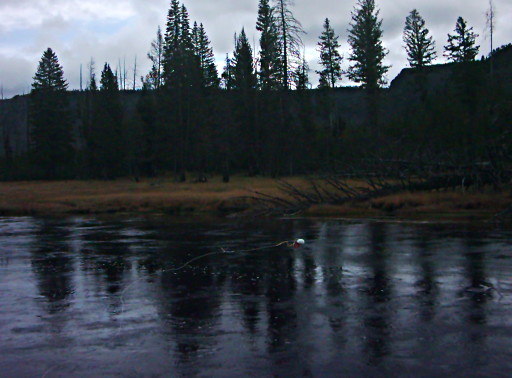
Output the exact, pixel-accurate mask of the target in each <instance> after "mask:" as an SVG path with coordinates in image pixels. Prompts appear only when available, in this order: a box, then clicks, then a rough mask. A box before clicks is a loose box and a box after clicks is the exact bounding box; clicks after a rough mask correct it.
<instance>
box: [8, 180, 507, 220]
mask: <svg viewBox="0 0 512 378" xmlns="http://www.w3.org/2000/svg"><path fill="white" fill-rule="evenodd" d="M286 181H287V182H289V183H291V184H293V185H294V186H297V187H299V188H307V187H308V181H307V180H306V179H305V178H302V177H293V178H288V179H286ZM255 191H258V192H263V193H266V194H269V195H271V196H280V197H287V195H286V194H285V193H283V192H282V191H281V190H280V189H279V184H278V182H277V181H276V180H273V179H271V178H264V177H245V176H234V177H232V179H231V181H230V182H229V183H223V182H222V180H221V177H220V176H216V177H213V178H210V179H209V181H208V182H207V183H194V182H185V183H177V182H175V181H174V180H173V179H171V178H169V179H166V178H158V179H144V180H141V181H139V182H134V181H133V180H130V179H119V180H113V181H91V180H88V181H79V180H76V181H75V180H73V181H20V182H1V183H0V214H1V215H65V214H109V213H166V214H174V215H182V214H229V213H234V212H243V211H246V210H251V209H252V208H254V207H255V206H257V202H255V201H252V200H251V199H249V198H248V197H254V196H255V193H254V192H255ZM511 200H512V195H511V194H510V191H503V192H499V193H497V192H489V193H486V192H481V191H480V192H473V191H471V190H466V191H462V190H460V189H456V190H451V191H432V192H416V193H409V192H404V193H399V194H394V195H390V196H386V197H382V198H378V199H373V200H370V201H366V202H354V203H346V204H344V205H328V204H323V205H313V206H311V207H310V208H308V209H307V210H305V211H304V212H303V213H302V214H303V215H306V216H331V217H379V216H395V217H403V218H411V219H424V218H425V219H430V218H436V219H437V218H450V219H489V218H490V217H492V216H493V215H494V214H495V213H497V212H499V211H501V210H502V209H504V208H506V207H507V206H508V205H509V204H510V202H511Z"/></svg>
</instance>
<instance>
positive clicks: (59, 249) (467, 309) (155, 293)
mask: <svg viewBox="0 0 512 378" xmlns="http://www.w3.org/2000/svg"><path fill="white" fill-rule="evenodd" d="M511 236H512V233H511V232H510V231H507V230H502V229H496V228H492V227H490V226H489V227H484V226H482V225H479V226H478V225H473V226H471V225H450V224H401V223H383V222H371V221H351V222H348V221H318V220H261V221H254V220H253V221H226V220H221V221H219V220H216V221H197V220H188V221H183V220H181V221H176V220H173V219H169V218H152V219H123V220H119V219H117V220H105V219H103V220H98V219H94V218H69V219H37V218H0V306H1V307H0V376H2V377H55V376H60V377H70V376H76V377H89V376H123V377H130V376H132V377H141V376H148V377H155V376H165V377H176V376H186V377H191V376H202V377H218V376H235V377H246V376H256V377H262V376H264V377H266V376H282V377H288V376H291V377H303V376H304V377H313V376H314V377H339V376H439V375H442V374H445V375H450V376H493V377H500V376H503V377H505V376H511V375H512V307H511V304H512V238H511ZM299 237H300V238H304V239H305V240H306V244H305V246H304V247H302V248H300V249H292V248H287V247H286V246H279V247H271V246H272V245H275V244H277V243H278V242H280V241H283V240H290V239H294V238H299ZM265 247H269V248H265ZM221 248H224V249H225V250H233V251H235V252H233V253H228V254H216V255H209V256H206V257H204V258H202V259H199V260H197V261H194V262H192V263H191V264H190V265H188V266H186V267H185V268H183V269H180V270H172V269H176V268H178V267H180V266H181V265H183V264H184V263H186V262H187V261H189V260H190V259H192V258H194V257H196V256H199V255H202V254H207V253H211V252H220V251H221ZM256 248H262V249H259V250H255V251H246V252H244V250H251V249H256Z"/></svg>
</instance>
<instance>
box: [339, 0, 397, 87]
mask: <svg viewBox="0 0 512 378" xmlns="http://www.w3.org/2000/svg"><path fill="white" fill-rule="evenodd" d="M357 6H358V8H356V9H355V10H354V11H353V12H352V22H351V23H350V29H349V37H348V43H349V45H350V47H351V49H352V51H351V53H350V56H349V60H350V61H351V62H354V63H353V64H352V65H351V66H350V67H349V69H348V77H349V79H350V80H352V81H354V82H356V83H362V86H363V87H364V88H366V89H368V90H370V91H374V90H375V89H377V88H379V87H380V86H381V85H383V84H385V82H386V81H385V78H384V75H385V74H386V72H387V71H388V70H389V66H385V65H384V64H383V60H384V58H385V56H386V55H387V53H388V51H387V50H386V49H385V48H384V47H383V46H382V20H379V19H378V17H379V10H377V9H376V7H375V0H358V3H357Z"/></svg>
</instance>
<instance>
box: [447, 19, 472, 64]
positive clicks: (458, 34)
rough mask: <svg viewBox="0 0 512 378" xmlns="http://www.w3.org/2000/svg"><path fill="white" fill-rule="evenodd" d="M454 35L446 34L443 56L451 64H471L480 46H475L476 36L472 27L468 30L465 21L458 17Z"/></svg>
mask: <svg viewBox="0 0 512 378" xmlns="http://www.w3.org/2000/svg"><path fill="white" fill-rule="evenodd" d="M454 32H455V34H448V44H447V45H446V46H444V50H445V56H446V57H447V58H448V59H449V60H451V61H452V62H459V63H465V62H471V61H473V60H475V57H476V56H477V55H478V50H479V48H480V46H475V42H476V37H478V34H475V33H474V32H473V27H470V28H468V25H467V23H466V21H465V20H464V19H463V18H462V17H459V18H458V19H457V23H456V24H455V29H454Z"/></svg>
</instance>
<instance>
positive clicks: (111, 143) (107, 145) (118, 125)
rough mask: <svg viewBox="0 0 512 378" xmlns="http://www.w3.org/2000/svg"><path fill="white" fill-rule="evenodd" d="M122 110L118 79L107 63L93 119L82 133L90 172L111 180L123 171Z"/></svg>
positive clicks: (96, 99) (94, 175)
mask: <svg viewBox="0 0 512 378" xmlns="http://www.w3.org/2000/svg"><path fill="white" fill-rule="evenodd" d="M122 122H123V112H122V106H121V99H120V97H119V83H118V78H117V76H116V75H115V73H114V72H112V69H111V68H110V65H109V64H108V63H105V65H104V66H103V70H102V71H101V79H100V88H99V93H98V94H97V96H95V101H94V119H93V122H92V123H91V125H90V127H89V129H88V130H87V133H86V142H87V149H88V157H89V169H90V174H91V175H92V176H93V177H97V178H101V179H113V178H115V177H118V176H120V175H122V174H124V173H125V172H124V170H123V166H124V140H123V135H122V131H121V130H122Z"/></svg>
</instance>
